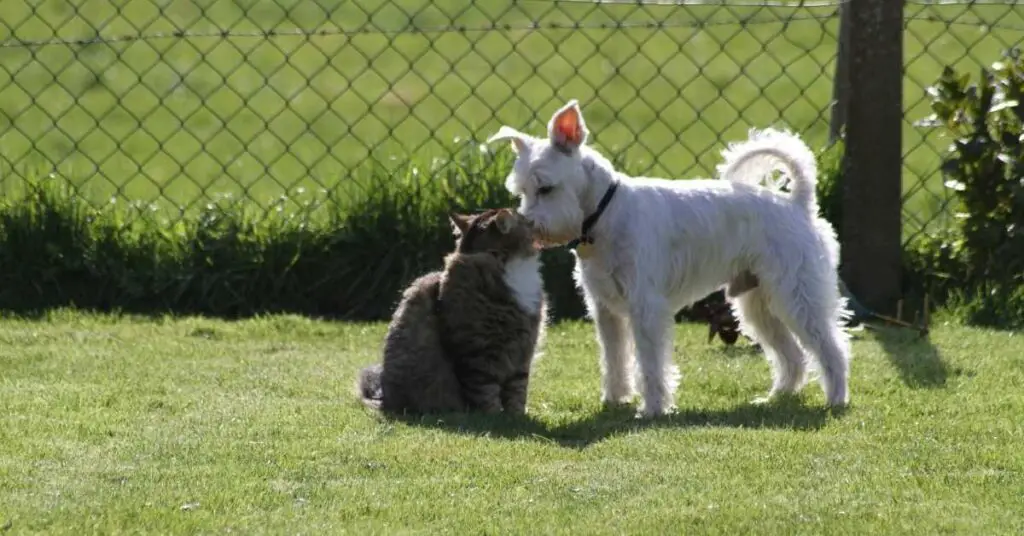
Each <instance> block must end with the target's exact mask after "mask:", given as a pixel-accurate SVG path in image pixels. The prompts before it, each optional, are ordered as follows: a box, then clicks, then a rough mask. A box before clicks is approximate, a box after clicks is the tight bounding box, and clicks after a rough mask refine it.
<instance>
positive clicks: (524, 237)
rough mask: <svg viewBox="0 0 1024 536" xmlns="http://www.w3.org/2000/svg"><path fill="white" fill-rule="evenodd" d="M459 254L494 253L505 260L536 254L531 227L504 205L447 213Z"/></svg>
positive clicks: (520, 216)
mask: <svg viewBox="0 0 1024 536" xmlns="http://www.w3.org/2000/svg"><path fill="white" fill-rule="evenodd" d="M448 218H449V219H450V220H451V224H452V232H453V233H454V234H455V237H456V245H455V250H456V251H458V252H459V253H485V252H486V253H493V254H496V255H500V256H502V257H504V258H505V259H509V258H515V257H529V256H532V255H536V254H537V253H538V251H537V247H536V245H535V240H534V235H533V226H532V225H530V222H529V221H527V220H526V218H524V217H523V216H522V215H520V214H516V213H515V212H513V211H512V210H509V209H507V208H501V209H490V210H487V211H485V212H483V213H480V214H473V215H469V214H458V213H453V214H450V215H449V216H448Z"/></svg>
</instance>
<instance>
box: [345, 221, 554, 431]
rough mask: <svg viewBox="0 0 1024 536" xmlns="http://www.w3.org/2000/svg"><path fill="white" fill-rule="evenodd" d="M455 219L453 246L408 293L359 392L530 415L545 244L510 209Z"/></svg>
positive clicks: (428, 405) (431, 408)
mask: <svg viewBox="0 0 1024 536" xmlns="http://www.w3.org/2000/svg"><path fill="white" fill-rule="evenodd" d="M449 219H450V220H451V224H452V229H453V232H454V234H455V236H456V247H455V251H454V252H452V253H451V254H449V255H448V256H447V257H446V258H445V262H444V269H443V270H441V271H437V272H431V273H428V274H426V275H423V276H421V277H419V278H417V279H416V280H415V281H413V282H412V284H410V285H409V287H408V288H407V289H406V290H405V291H404V292H403V293H402V299H401V301H400V302H399V305H398V307H397V308H396V310H395V313H394V315H393V316H392V320H391V323H390V324H389V326H388V333H387V336H386V338H385V341H384V357H383V362H382V363H380V364H376V365H372V366H369V367H366V368H364V369H362V370H361V371H360V373H359V377H358V380H357V391H358V392H359V396H360V398H361V399H362V401H363V403H364V404H366V405H367V406H369V407H371V408H375V409H380V410H381V411H384V412H387V413H406V414H424V413H443V412H466V411H481V412H485V413H496V412H499V411H504V412H506V413H510V414H517V415H522V414H525V413H526V401H527V391H528V387H529V380H530V367H531V365H532V363H533V357H534V352H535V349H536V348H537V346H538V345H539V343H540V342H541V338H542V337H543V331H544V326H545V323H546V318H547V313H546V307H547V303H546V302H547V298H546V296H545V295H544V290H543V282H542V279H541V274H540V266H541V265H540V247H539V245H538V242H537V241H535V239H534V235H533V231H532V228H531V226H530V224H529V223H528V222H527V221H526V219H525V218H523V217H522V216H520V215H519V214H518V213H516V212H514V211H512V210H510V209H504V208H503V209H490V210H487V211H485V212H483V213H481V214H477V215H465V214H457V213H455V214H451V215H449Z"/></svg>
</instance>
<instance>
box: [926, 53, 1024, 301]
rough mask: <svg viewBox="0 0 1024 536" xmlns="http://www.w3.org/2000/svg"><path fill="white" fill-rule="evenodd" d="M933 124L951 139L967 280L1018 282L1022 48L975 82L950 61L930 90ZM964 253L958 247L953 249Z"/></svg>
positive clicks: (951, 176)
mask: <svg viewBox="0 0 1024 536" xmlns="http://www.w3.org/2000/svg"><path fill="white" fill-rule="evenodd" d="M928 93H929V95H930V96H931V107H932V111H933V114H932V116H931V117H930V118H929V122H930V123H931V124H933V125H940V126H942V127H944V129H945V130H946V132H947V134H948V135H949V136H950V137H951V138H952V142H953V143H952V144H951V145H950V146H949V149H948V151H947V153H946V155H945V158H944V160H943V164H942V172H943V175H944V178H945V179H946V181H945V186H946V187H947V188H950V189H951V190H953V191H954V192H955V195H956V198H957V200H958V213H957V218H958V221H959V225H958V227H959V232H960V233H961V234H962V238H963V239H962V242H953V243H951V244H950V246H951V247H955V248H962V254H963V255H964V258H965V260H966V262H967V265H966V270H967V273H966V278H967V280H968V281H974V282H982V281H999V282H1008V283H1017V284H1019V283H1021V282H1022V281H1024V279H1022V274H1024V61H1022V59H1021V55H1020V52H1019V51H1018V50H1016V49H1015V50H1012V51H1009V52H1007V53H1005V54H1004V57H1003V59H1002V60H1001V61H998V62H996V63H994V64H992V66H991V68H982V69H981V73H980V75H979V77H978V81H977V83H974V84H972V83H971V81H970V76H969V75H967V74H961V73H959V72H957V71H956V70H954V69H953V68H952V67H946V68H945V69H944V70H943V73H942V76H941V77H940V78H939V80H938V82H937V83H936V84H935V85H934V86H932V87H931V88H929V90H928ZM954 253H955V255H954V256H959V255H960V253H961V252H960V251H957V252H954Z"/></svg>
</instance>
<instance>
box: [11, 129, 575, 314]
mask: <svg viewBox="0 0 1024 536" xmlns="http://www.w3.org/2000/svg"><path fill="white" fill-rule="evenodd" d="M506 153H507V152H505V151H501V152H499V153H497V154H492V153H490V152H487V151H485V150H482V149H480V148H477V147H475V146H466V147H464V148H463V149H462V150H461V151H460V152H459V153H457V155H456V157H455V158H453V159H451V160H437V159H435V160H433V161H431V162H419V161H410V162H406V163H401V164H398V165H397V166H389V167H388V168H387V169H385V168H384V166H380V165H375V166H364V167H362V168H360V169H357V170H356V171H354V172H353V173H352V175H351V176H350V177H347V178H341V179H339V180H338V181H337V184H338V186H337V187H335V188H333V189H331V190H320V191H304V190H301V189H299V190H296V191H295V192H293V193H292V195H291V196H287V197H286V196H282V197H281V198H280V199H279V200H278V202H277V203H275V204H273V205H272V206H271V207H270V209H269V210H264V209H263V208H261V207H260V206H259V205H256V204H254V203H252V202H250V201H247V200H243V199H239V198H235V197H232V196H228V195H225V196H220V197H218V198H217V199H214V200H212V201H210V202H209V203H208V204H205V205H203V206H200V207H196V208H193V209H188V210H185V211H184V212H183V213H182V214H180V215H179V214H177V213H174V212H171V211H167V210H163V209H158V208H155V207H152V206H149V205H145V204H133V205H128V206H125V205H124V204H123V203H117V202H111V203H109V204H104V205H101V206H95V205H93V204H91V203H90V201H89V200H88V199H87V198H85V197H82V196H79V195H77V192H76V191H75V189H74V187H73V186H70V185H69V184H70V182H69V181H67V180H64V178H63V177H60V176H55V175H48V176H42V177H39V178H35V179H33V180H31V181H30V182H29V183H27V184H23V185H21V186H20V187H18V188H16V189H14V190H11V191H8V192H7V194H6V195H5V197H4V198H3V199H2V200H0V308H3V309H5V310H9V311H18V312H22V313H30V312H36V311H41V310H44V309H47V308H52V307H60V306H75V307H79V308H84V309H98V310H111V309H120V310H126V311H132V312H141V313H147V312H153V313H157V312H166V311H174V312H182V313H193V314H209V315H218V316H228V317H233V316H245V315H251V314H257V313H264V312H297V313H304V314H312V315H319V316H327V317H339V318H345V319H358V320H378V319H383V318H387V317H388V315H389V314H390V312H391V309H392V308H393V305H394V302H395V300H396V299H397V297H398V294H399V292H400V290H401V289H402V288H403V287H404V286H405V285H406V284H407V283H408V282H409V281H411V280H412V279H413V278H415V277H416V276H418V275H420V274H421V273H424V272H426V271H429V270H433V269H437V268H439V267H440V266H441V262H442V258H443V255H444V254H445V253H446V252H448V251H450V249H451V247H452V243H453V240H452V236H451V229H450V226H449V223H448V220H447V213H449V212H450V211H456V210H461V211H473V210H479V209H482V208H484V207H491V206H508V205H510V204H511V203H512V200H511V199H510V197H509V194H508V193H507V192H506V191H505V189H504V187H503V186H502V179H503V177H504V173H505V172H506V171H505V170H507V169H508V168H509V164H510V161H509V155H508V154H506ZM360 185H372V187H364V186H360ZM545 260H546V261H547V263H546V264H547V265H548V272H549V273H548V274H546V276H547V277H548V279H547V280H548V281H549V282H550V283H549V291H550V292H551V294H552V299H553V301H554V302H555V303H554V309H555V313H556V314H558V315H561V316H565V315H570V316H578V315H579V313H580V311H581V306H580V304H579V298H578V297H576V295H575V291H574V289H573V287H572V283H571V279H570V276H569V274H568V269H559V267H560V266H561V268H565V266H564V264H565V263H566V262H567V261H569V259H568V256H567V254H565V253H564V252H549V253H547V254H546V259H545Z"/></svg>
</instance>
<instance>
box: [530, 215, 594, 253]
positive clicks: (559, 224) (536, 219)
mask: <svg viewBox="0 0 1024 536" xmlns="http://www.w3.org/2000/svg"><path fill="white" fill-rule="evenodd" d="M549 206H550V205H549ZM541 215H543V216H553V217H540V216H541ZM525 216H526V218H527V219H528V220H530V222H531V224H532V226H533V234H534V237H535V239H536V240H537V241H538V242H540V243H541V244H542V245H543V247H547V248H551V247H558V246H562V245H565V244H566V243H568V242H569V241H570V240H572V239H574V238H576V237H577V236H579V234H580V226H581V225H582V220H583V218H582V214H578V213H575V212H574V211H568V212H564V213H555V214H551V213H546V214H545V213H542V212H536V211H530V212H527V213H526V214H525Z"/></svg>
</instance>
